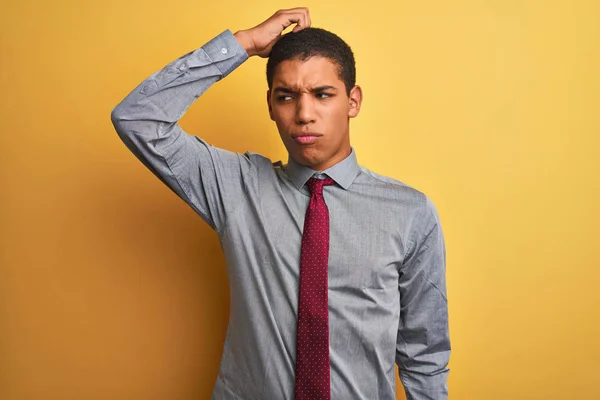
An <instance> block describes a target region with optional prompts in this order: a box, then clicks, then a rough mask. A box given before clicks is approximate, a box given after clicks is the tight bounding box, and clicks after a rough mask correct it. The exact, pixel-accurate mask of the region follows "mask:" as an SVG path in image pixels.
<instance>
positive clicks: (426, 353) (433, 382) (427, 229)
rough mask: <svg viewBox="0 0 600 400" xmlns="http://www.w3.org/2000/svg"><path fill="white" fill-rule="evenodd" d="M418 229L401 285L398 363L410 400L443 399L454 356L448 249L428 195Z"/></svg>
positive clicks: (401, 278) (417, 225)
mask: <svg viewBox="0 0 600 400" xmlns="http://www.w3.org/2000/svg"><path fill="white" fill-rule="evenodd" d="M416 227H417V228H416V229H415V235H414V239H413V246H412V250H410V251H409V255H408V256H407V259H406V260H405V261H404V264H403V266H402V267H401V271H400V279H399V283H398V285H399V290H400V324H399V328H398V338H397V347H396V363H397V364H398V368H399V371H400V379H401V380H402V384H403V385H404V389H405V392H406V397H407V399H408V400H444V399H447V397H448V384H447V378H448V373H449V370H448V367H447V366H448V362H449V358H450V337H449V330H448V301H447V298H446V249H445V244H444V235H443V232H442V227H441V224H440V220H439V215H438V213H437V210H436V208H435V206H434V205H433V203H432V202H431V200H430V199H429V198H426V202H425V205H424V207H423V208H422V213H421V214H420V216H419V217H418V218H417V222H416Z"/></svg>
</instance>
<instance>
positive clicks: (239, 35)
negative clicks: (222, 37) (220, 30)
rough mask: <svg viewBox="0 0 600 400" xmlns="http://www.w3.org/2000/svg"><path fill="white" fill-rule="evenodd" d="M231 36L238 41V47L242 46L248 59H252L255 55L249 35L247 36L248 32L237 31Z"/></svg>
mask: <svg viewBox="0 0 600 400" xmlns="http://www.w3.org/2000/svg"><path fill="white" fill-rule="evenodd" d="M233 36H234V37H235V39H236V40H237V41H238V43H239V44H240V46H242V47H243V48H244V50H246V53H247V54H248V57H252V56H253V55H255V52H254V42H253V41H252V39H251V38H250V35H248V31H244V30H242V31H237V32H236V33H234V34H233Z"/></svg>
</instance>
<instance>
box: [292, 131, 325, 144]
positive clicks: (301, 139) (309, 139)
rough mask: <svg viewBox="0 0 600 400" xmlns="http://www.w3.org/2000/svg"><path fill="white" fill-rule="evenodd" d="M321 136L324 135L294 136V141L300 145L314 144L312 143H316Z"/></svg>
mask: <svg viewBox="0 0 600 400" xmlns="http://www.w3.org/2000/svg"><path fill="white" fill-rule="evenodd" d="M321 136H322V135H320V134H318V133H312V132H307V133H299V134H293V135H292V139H294V141H295V142H296V143H298V144H312V143H315V142H316V141H317V140H318V139H319V137H321Z"/></svg>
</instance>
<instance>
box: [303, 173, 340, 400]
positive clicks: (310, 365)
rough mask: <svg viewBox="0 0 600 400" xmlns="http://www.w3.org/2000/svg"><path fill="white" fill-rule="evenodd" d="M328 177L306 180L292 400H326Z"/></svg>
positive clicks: (329, 179)
mask: <svg viewBox="0 0 600 400" xmlns="http://www.w3.org/2000/svg"><path fill="white" fill-rule="evenodd" d="M334 183H335V182H334V181H333V179H331V178H326V179H316V178H310V179H309V180H308V182H307V185H308V188H309V190H310V192H311V198H310V203H309V204H308V208H307V210H306V217H305V219H304V232H303V234H302V251H301V256H300V298H299V301H298V333H297V342H296V343H297V346H296V387H295V400H330V398H331V395H330V385H329V312H328V309H327V300H328V296H327V289H328V285H327V265H328V259H329V210H328V209H327V205H326V204H325V199H324V198H323V186H325V185H333V184H334Z"/></svg>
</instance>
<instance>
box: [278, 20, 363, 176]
mask: <svg viewBox="0 0 600 400" xmlns="http://www.w3.org/2000/svg"><path fill="white" fill-rule="evenodd" d="M355 81H356V68H355V62H354V55H353V54H352V50H351V49H350V47H349V46H348V45H347V44H346V43H345V42H344V41H343V40H342V39H340V38H339V37H338V36H336V35H334V34H333V33H331V32H328V31H326V30H323V29H319V28H305V29H303V30H301V31H299V32H295V33H289V34H287V35H284V36H283V37H281V39H279V41H278V42H277V43H276V44H275V45H274V46H273V49H272V50H271V54H270V56H269V61H268V62H267V82H268V85H269V91H268V92H267V102H268V104H269V114H270V116H271V119H272V120H273V121H275V123H276V124H277V128H278V130H279V134H280V136H281V139H282V141H283V144H284V145H285V147H286V149H287V150H288V152H289V154H290V156H291V157H292V158H293V159H294V160H295V161H296V162H298V163H299V164H302V165H305V166H308V167H310V168H313V169H315V170H324V169H327V168H329V167H330V166H332V165H334V164H336V163H338V162H339V161H342V160H343V159H344V158H346V157H347V156H348V155H349V154H350V131H349V118H354V117H355V116H357V115H358V112H359V111H360V105H361V102H362V91H361V88H360V87H359V86H356V84H355ZM315 136H316V137H315Z"/></svg>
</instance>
